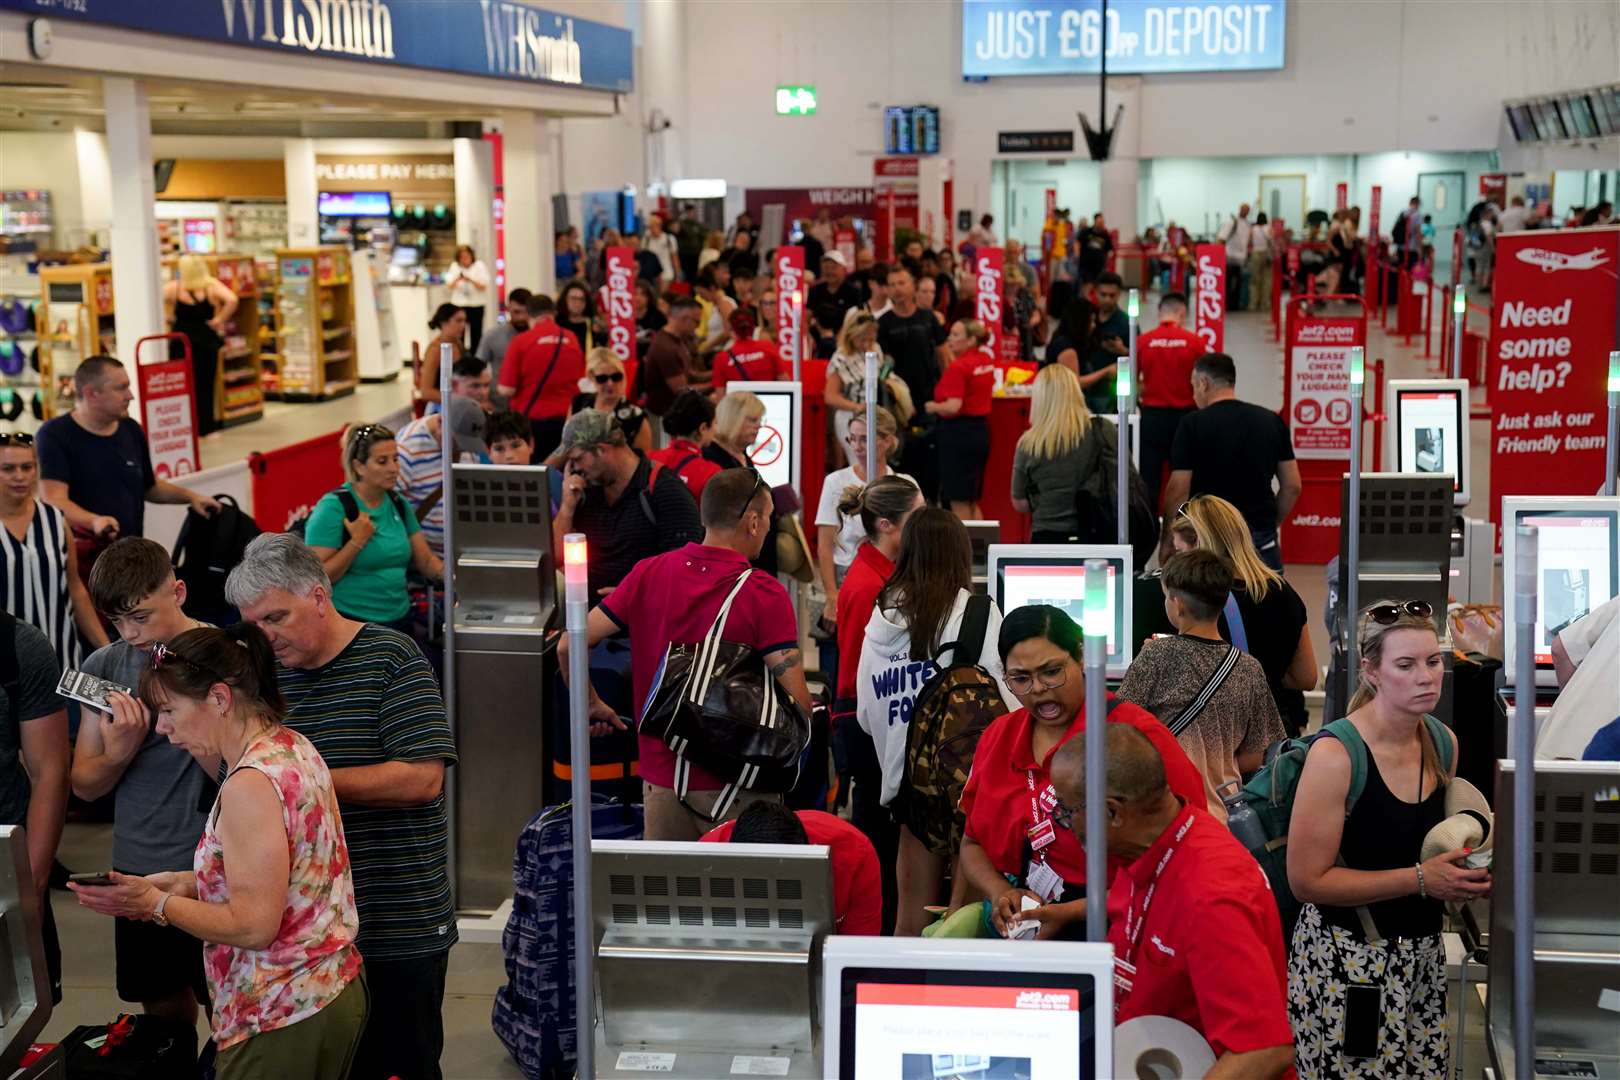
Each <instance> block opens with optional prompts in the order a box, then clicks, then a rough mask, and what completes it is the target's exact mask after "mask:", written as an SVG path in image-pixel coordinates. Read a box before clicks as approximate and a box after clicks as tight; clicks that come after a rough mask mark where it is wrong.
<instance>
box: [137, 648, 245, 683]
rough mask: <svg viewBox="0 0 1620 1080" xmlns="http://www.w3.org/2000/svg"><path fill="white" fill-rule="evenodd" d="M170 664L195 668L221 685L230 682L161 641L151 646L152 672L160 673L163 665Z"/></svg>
mask: <svg viewBox="0 0 1620 1080" xmlns="http://www.w3.org/2000/svg"><path fill="white" fill-rule="evenodd" d="M170 663H175V664H186V665H189V666H190V667H193V668H196V669H197V670H198V671H200V672H202V673H203V674H204V675H207V676H209V677H210V678H212V679H213V680H214V681H215V682H222V683H228V682H230V680H229V679H227V678H226V677H225V676H223V675H221V674H220V673H219V672H217V671H215V670H214V669H213V668H211V667H208V666H206V665H204V664H199V663H197V661H195V660H193V659H191V657H189V656H183V655H181V654H180V653H178V652H176V651H175V650H173V649H171V648H169V647H168V646H167V645H165V644H163V642H161V641H160V642H158V643H157V644H156V645H153V646H152V670H153V671H162V670H163V665H164V664H170Z"/></svg>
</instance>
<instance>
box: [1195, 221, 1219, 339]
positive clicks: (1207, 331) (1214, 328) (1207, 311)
mask: <svg viewBox="0 0 1620 1080" xmlns="http://www.w3.org/2000/svg"><path fill="white" fill-rule="evenodd" d="M1193 257H1194V259H1196V260H1197V262H1196V267H1197V269H1196V270H1195V274H1196V278H1197V287H1198V311H1197V318H1196V320H1195V323H1194V325H1195V329H1196V332H1197V334H1198V337H1199V339H1200V340H1201V341H1203V343H1204V348H1205V349H1207V350H1209V351H1210V352H1225V351H1226V348H1225V345H1226V245H1225V244H1199V245H1198V246H1197V247H1196V248H1194V249H1193Z"/></svg>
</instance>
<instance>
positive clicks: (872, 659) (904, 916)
mask: <svg viewBox="0 0 1620 1080" xmlns="http://www.w3.org/2000/svg"><path fill="white" fill-rule="evenodd" d="M972 584H973V548H972V545H971V543H970V542H969V540H968V533H967V529H966V527H965V526H963V524H962V522H961V521H960V520H958V519H957V517H956V515H954V514H952V513H951V512H950V511H948V510H941V509H939V508H937V507H926V508H924V509H921V510H917V511H915V512H913V513H912V514H911V516H910V517H909V518H907V519H906V525H905V529H904V531H903V532H902V534H901V539H900V558H899V560H898V561H897V562H896V563H895V568H894V576H893V577H891V578H890V579H889V583H888V585H886V586H885V587H884V589H883V592H882V593H881V594H879V596H878V602H877V607H876V609H875V610H874V611H873V612H872V618H871V619H870V620H869V621H868V622H867V624H866V640H865V641H864V643H863V644H862V646H861V659H860V668H859V673H858V675H857V677H856V683H855V701H856V705H855V716H856V720H857V722H858V723H859V724H860V725H861V728H862V730H864V731H865V732H866V733H867V734H868V735H870V736H871V737H872V744H873V746H874V747H875V748H876V750H877V757H878V761H879V762H880V763H881V765H882V767H883V794H882V797H881V800H880V801H881V802H882V803H883V805H885V806H888V805H889V804H890V803H892V802H893V801H894V798H895V796H896V795H897V794H898V793H899V791H900V784H901V779H902V777H903V774H904V772H905V765H906V761H905V758H906V731H907V726H908V724H909V723H910V721H911V710H912V707H913V706H914V705H915V704H916V701H917V694H918V692H919V691H920V690H921V689H922V687H923V684H924V683H926V682H927V681H928V679H929V677H930V676H932V675H933V674H934V672H935V671H937V670H938V669H939V667H940V665H941V664H942V663H945V664H948V663H950V662H951V661H952V660H953V659H954V657H953V656H952V650H951V649H949V648H946V649H943V650H942V649H941V646H942V645H946V646H948V645H950V644H951V643H952V642H954V641H956V639H957V636H958V634H959V632H960V630H961V626H962V617H963V614H964V612H965V611H966V609H967V602H968V595H969V589H970V587H971V586H972ZM1000 629H1001V614H1000V613H999V612H998V611H997V610H996V608H995V605H994V604H992V605H991V607H990V620H989V625H988V626H987V627H986V631H985V636H984V645H983V647H982V648H981V650H980V655H979V656H978V657H976V658H974V659H975V660H976V661H977V663H978V664H979V665H980V666H982V667H983V668H985V670H987V671H990V672H992V673H999V671H1000V667H1001V665H1000V659H999V657H998V656H997V654H996V639H997V636H998V634H999V633H1000ZM996 678H997V685H998V686H1000V689H1001V696H1002V698H1003V700H1004V701H1005V702H1006V704H1007V708H1008V709H1009V711H1010V710H1012V709H1015V708H1017V699H1016V698H1014V697H1013V696H1012V695H1011V694H1009V693H1008V692H1007V688H1006V686H1005V685H1004V684H1002V683H1001V681H1000V675H999V674H997V676H996ZM897 863H898V864H897V866H896V868H895V873H896V876H897V879H898V880H897V885H898V890H899V904H898V911H897V914H896V918H895V929H894V932H895V935H896V936H897V937H899V936H913V937H914V936H916V935H918V934H920V933H921V932H922V928H923V926H924V925H925V923H926V922H927V917H926V913H925V912H924V910H923V909H924V907H925V906H926V905H928V904H936V903H939V902H940V900H941V897H940V891H941V885H942V883H943V882H944V879H945V870H946V866H945V860H943V859H941V858H940V857H938V856H936V855H934V854H932V853H931V852H930V851H929V850H928V849H927V848H926V847H925V846H924V845H923V843H922V842H921V841H920V840H918V839H917V837H916V836H915V835H914V834H913V833H912V832H911V830H910V829H908V828H906V827H905V825H904V824H902V825H901V829H900V853H899V857H898V860H897Z"/></svg>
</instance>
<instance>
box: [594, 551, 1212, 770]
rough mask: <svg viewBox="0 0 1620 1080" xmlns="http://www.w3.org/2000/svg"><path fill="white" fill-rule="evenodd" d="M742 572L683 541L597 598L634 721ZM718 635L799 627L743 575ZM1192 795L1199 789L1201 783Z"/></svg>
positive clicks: (760, 580) (764, 640) (780, 599)
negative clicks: (616, 643)
mask: <svg viewBox="0 0 1620 1080" xmlns="http://www.w3.org/2000/svg"><path fill="white" fill-rule="evenodd" d="M748 568H749V566H748V560H747V559H745V558H743V557H742V555H740V554H739V553H737V552H735V551H732V550H731V549H730V548H719V547H709V546H708V545H706V544H687V545H686V546H685V547H680V548H676V549H675V550H674V551H666V552H664V554H662V555H654V556H653V557H652V558H650V559H642V560H641V561H640V562H638V563H636V565H635V566H634V567H633V568H632V569H631V570H630V573H629V574H627V575H625V579H624V580H623V581H621V582H620V583H619V584H618V585H617V586H615V587H614V589H613V591H612V592H611V593H609V594H608V596H607V599H605V600H603V601H602V603H601V605H600V609H601V611H602V613H603V614H604V615H606V616H607V617H608V618H610V619H612V620H613V621H614V622H615V623H617V624H618V625H619V627H620V629H622V630H624V631H625V632H627V633H628V634H629V635H630V686H631V690H632V692H633V693H634V694H635V702H636V722H637V723H638V724H639V723H640V722H641V711H642V709H643V708H644V707H645V706H646V704H647V692H648V691H649V690H651V689H652V685H653V677H654V676H655V675H657V674H658V669H659V667H660V665H661V664H662V663H663V660H664V652H665V650H666V649H667V648H668V647H669V646H670V645H672V644H682V645H695V644H697V643H698V642H700V641H702V640H703V638H704V637H705V636H706V635H707V634H708V632H709V628H710V627H711V626H713V625H714V618H715V616H716V615H718V614H720V605H721V604H723V603H725V601H726V594H728V593H729V592H731V587H732V586H733V585H735V584H737V575H739V574H741V573H742V572H743V571H744V570H747V569H748ZM724 636H725V640H727V641H735V642H737V643H739V644H742V645H752V646H753V647H754V648H755V649H757V650H759V652H761V653H772V652H776V651H777V650H778V649H796V648H798V647H799V626H798V623H797V622H796V621H795V619H794V617H793V604H792V602H791V601H789V600H788V594H787V590H786V589H784V588H782V584H781V582H779V581H777V580H776V579H775V578H774V577H772V576H771V575H769V574H766V573H755V574H751V575H749V578H748V581H747V583H746V584H744V585H743V588H742V591H741V592H739V593H738V594H737V599H736V600H734V601H733V602H732V605H731V613H730V614H729V615H728V616H727V617H726V625H725V628H724ZM639 745H640V748H641V778H642V779H643V780H645V781H647V783H649V784H656V785H658V786H659V787H666V788H672V787H674V786H675V754H674V752H673V751H671V750H670V749H669V747H667V746H665V745H664V744H663V743H662V742H660V741H658V740H657V739H653V738H649V737H647V736H646V735H642V736H640V738H639ZM725 785H726V781H725V780H721V779H719V778H717V777H715V776H714V775H713V774H711V773H707V772H704V771H703V770H702V769H700V768H698V767H697V766H695V765H694V766H693V767H692V774H691V779H690V780H689V782H688V784H687V787H688V788H689V789H691V790H692V791H718V790H720V789H721V788H722V787H724V786H725ZM1198 790H1199V791H1200V792H1202V791H1203V786H1202V783H1201V782H1200V786H1199V789H1198Z"/></svg>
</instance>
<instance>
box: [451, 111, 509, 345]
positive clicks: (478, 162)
mask: <svg viewBox="0 0 1620 1080" xmlns="http://www.w3.org/2000/svg"><path fill="white" fill-rule="evenodd" d="M452 153H453V154H454V156H455V163H456V243H458V244H467V245H469V246H470V247H471V248H472V249H473V251H474V252H476V253H477V254H478V257H479V258H480V259H483V260H484V265H485V266H487V267H489V275H490V278H489V283H490V289H489V292H488V293H487V294H485V297H484V327H485V329H486V330H487V329H488V328H490V327H492V326H494V325H495V317H496V314H497V313H498V312H499V311H500V300H499V298H498V297H497V295H496V290H495V279H496V276H497V275H498V274H500V273H501V271H502V268H501V267H499V266H497V265H496V264H495V263H496V255H495V229H494V223H493V221H492V219H491V209H492V207H493V205H494V201H495V176H494V172H493V170H492V167H491V166H492V159H491V155H490V145H489V143H487V142H485V141H484V140H483V139H456V140H455V141H454V143H453V144H452Z"/></svg>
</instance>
